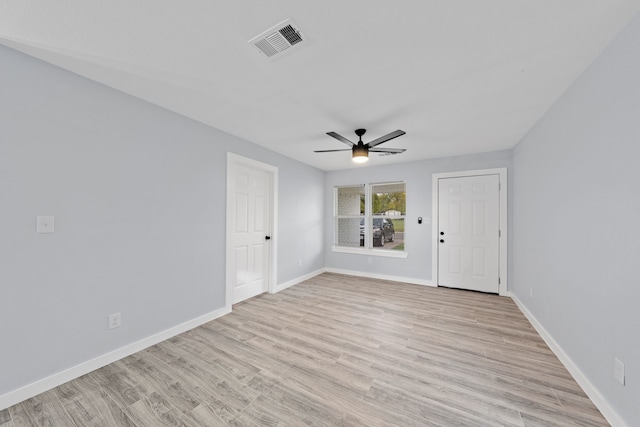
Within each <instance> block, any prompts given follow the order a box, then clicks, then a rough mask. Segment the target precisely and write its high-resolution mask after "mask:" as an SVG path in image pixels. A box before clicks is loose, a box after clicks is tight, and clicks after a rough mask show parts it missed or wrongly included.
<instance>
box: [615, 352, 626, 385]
mask: <svg viewBox="0 0 640 427" xmlns="http://www.w3.org/2000/svg"><path fill="white" fill-rule="evenodd" d="M613 378H615V380H616V381H618V382H619V383H620V384H621V385H624V363H622V362H621V361H620V360H619V359H618V358H617V357H614V358H613Z"/></svg>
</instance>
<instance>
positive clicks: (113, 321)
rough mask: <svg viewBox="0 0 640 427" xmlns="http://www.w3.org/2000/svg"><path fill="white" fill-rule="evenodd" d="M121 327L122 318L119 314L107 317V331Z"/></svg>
mask: <svg viewBox="0 0 640 427" xmlns="http://www.w3.org/2000/svg"><path fill="white" fill-rule="evenodd" d="M120 325H122V316H120V313H113V314H110V315H109V329H115V328H119V327H120Z"/></svg>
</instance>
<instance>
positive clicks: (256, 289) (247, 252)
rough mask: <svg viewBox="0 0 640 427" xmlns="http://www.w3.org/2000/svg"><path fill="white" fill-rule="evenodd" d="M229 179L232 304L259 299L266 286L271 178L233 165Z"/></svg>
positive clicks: (256, 171)
mask: <svg viewBox="0 0 640 427" xmlns="http://www.w3.org/2000/svg"><path fill="white" fill-rule="evenodd" d="M229 175H230V179H231V180H232V182H230V183H229V184H230V186H229V188H230V196H231V197H230V200H229V201H230V203H231V206H230V219H231V224H230V226H231V230H230V233H229V234H230V236H229V237H230V239H231V253H230V254H229V255H230V256H231V262H230V263H229V265H230V267H231V268H232V270H233V271H232V272H231V275H230V279H231V280H232V282H233V283H232V287H231V288H232V293H233V297H232V302H233V304H235V303H237V302H240V301H243V300H245V299H247V298H251V297H253V296H256V295H259V294H261V293H263V292H266V291H267V290H268V286H269V282H268V280H269V254H270V248H271V240H267V239H270V238H271V235H270V230H269V228H270V224H271V221H270V218H269V214H270V212H271V206H270V203H271V191H270V190H271V177H270V174H269V172H268V171H264V170H261V169H259V168H255V167H252V166H248V165H240V164H234V165H233V166H232V171H231V173H230V174H229Z"/></svg>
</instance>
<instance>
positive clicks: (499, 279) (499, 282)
mask: <svg viewBox="0 0 640 427" xmlns="http://www.w3.org/2000/svg"><path fill="white" fill-rule="evenodd" d="M499 284H500V278H499V277H498V285H499Z"/></svg>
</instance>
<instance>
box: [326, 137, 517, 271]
mask: <svg viewBox="0 0 640 427" xmlns="http://www.w3.org/2000/svg"><path fill="white" fill-rule="evenodd" d="M407 132H410V130H407ZM425 143H428V141H425ZM402 155H403V156H407V157H409V156H410V155H411V153H410V152H409V151H407V152H406V153H405V154H402ZM510 166H511V150H507V151H496V152H492V153H484V154H477V155H473V156H459V157H447V158H442V159H432V160H420V161H413V162H407V163H401V164H394V165H386V166H384V167H380V166H377V167H361V168H355V169H347V170H341V171H332V172H327V173H326V178H325V182H326V185H325V193H324V200H325V202H324V205H325V209H324V212H325V219H324V221H325V242H326V246H325V259H326V266H327V267H328V268H335V269H340V270H351V271H355V272H364V273H372V274H378V275H384V276H394V277H397V278H398V279H402V278H404V279H415V280H418V281H431V280H432V266H431V256H432V248H431V238H432V236H431V234H432V232H431V224H426V223H425V222H423V223H422V224H421V225H418V221H417V219H418V217H422V218H423V219H424V218H431V217H432V200H431V197H432V195H431V185H432V175H433V174H434V173H442V172H456V171H465V170H476V169H492V168H502V167H506V168H507V173H508V176H507V180H509V178H510V175H511V167H510ZM394 181H404V182H406V185H407V216H406V220H405V250H406V251H407V253H408V256H407V258H387V257H374V260H373V261H374V262H372V263H371V264H369V263H368V261H367V258H368V257H369V256H371V255H368V254H362V255H361V254H346V253H340V252H333V251H332V249H331V246H332V245H333V239H334V237H333V232H334V223H333V221H334V218H333V205H334V201H333V198H334V191H333V189H334V187H336V186H341V185H355V184H366V183H382V182H394Z"/></svg>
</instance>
